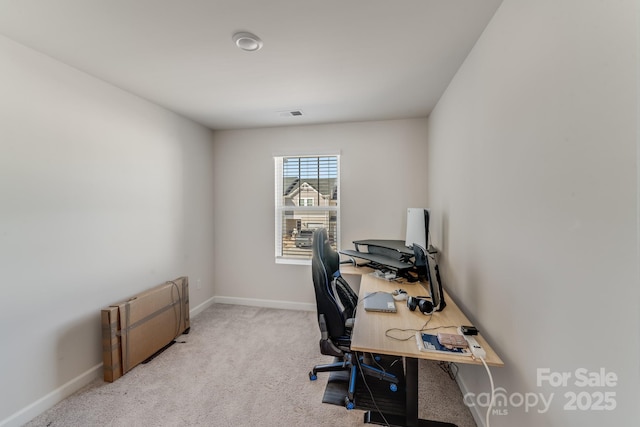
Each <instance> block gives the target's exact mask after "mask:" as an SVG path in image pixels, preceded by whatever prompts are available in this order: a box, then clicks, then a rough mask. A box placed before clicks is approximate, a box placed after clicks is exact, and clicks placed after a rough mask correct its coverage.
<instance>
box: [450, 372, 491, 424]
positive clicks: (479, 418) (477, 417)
mask: <svg viewBox="0 0 640 427" xmlns="http://www.w3.org/2000/svg"><path fill="white" fill-rule="evenodd" d="M456 382H457V383H458V388H460V391H461V392H462V396H465V395H466V394H467V393H469V388H468V387H467V385H466V384H465V382H464V377H463V375H461V374H460V372H458V375H456ZM469 410H470V411H471V415H472V416H473V420H474V421H475V422H476V425H477V426H478V427H485V424H484V421H485V414H484V413H481V412H480V408H479V407H478V406H477V405H476V406H471V407H470V408H469ZM484 410H486V408H484Z"/></svg>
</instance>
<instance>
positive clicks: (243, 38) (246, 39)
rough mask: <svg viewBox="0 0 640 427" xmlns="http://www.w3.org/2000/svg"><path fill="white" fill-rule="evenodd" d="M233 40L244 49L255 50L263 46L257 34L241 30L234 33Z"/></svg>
mask: <svg viewBox="0 0 640 427" xmlns="http://www.w3.org/2000/svg"><path fill="white" fill-rule="evenodd" d="M233 42H234V43H235V44H236V46H238V47H239V48H240V49H242V50H246V51H247V52H255V51H256V50H260V48H261V47H262V40H260V37H258V36H256V35H255V34H251V33H247V32H244V31H240V32H238V33H235V34H234V35H233Z"/></svg>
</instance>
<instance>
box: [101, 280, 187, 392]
mask: <svg viewBox="0 0 640 427" xmlns="http://www.w3.org/2000/svg"><path fill="white" fill-rule="evenodd" d="M189 328H190V321H189V280H188V278H187V277H180V278H178V279H176V280H171V281H168V282H166V283H164V284H162V285H159V286H156V287H154V288H152V289H149V290H148V291H145V292H142V293H140V294H138V295H136V296H133V297H131V298H129V299H128V300H127V301H124V302H121V303H118V304H113V305H111V306H109V307H107V308H104V309H103V310H102V345H103V348H102V351H103V363H104V380H105V381H108V382H112V381H115V380H117V379H118V378H120V377H121V376H122V375H124V374H126V373H127V372H128V371H130V370H131V369H133V368H134V367H135V366H137V365H138V364H140V363H142V362H143V361H145V360H146V359H148V358H149V357H151V356H153V355H154V354H155V353H156V352H158V351H159V350H161V349H163V348H164V347H166V346H168V345H170V344H171V343H172V342H173V340H174V339H175V338H176V337H177V336H178V335H180V334H182V333H185V332H188V331H189Z"/></svg>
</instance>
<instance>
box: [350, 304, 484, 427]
mask: <svg viewBox="0 0 640 427" xmlns="http://www.w3.org/2000/svg"><path fill="white" fill-rule="evenodd" d="M376 293H378V292H373V293H371V294H369V295H366V296H365V297H364V298H362V299H361V300H359V301H358V304H356V307H355V308H354V309H353V313H352V316H353V317H354V318H355V316H356V310H357V309H358V305H359V304H360V302H361V301H362V300H364V299H366V298H368V297H370V296H371V295H374V294H376ZM427 316H429V318H428V319H427V321H426V322H425V323H424V325H422V327H421V328H420V329H401V328H390V329H387V330H386V331H385V332H384V335H385V336H386V337H387V338H390V339H393V340H396V341H408V340H410V339H413V338H415V335H414V334H415V333H416V332H425V331H433V330H436V329H448V328H457V327H458V326H457V325H446V326H436V327H433V328H427V325H428V324H429V322H430V321H431V319H432V316H433V314H428V315H427ZM391 331H399V332H411V333H412V335H410V336H409V337H406V338H398V337H394V336H393V335H391V334H390V332H391ZM371 357H372V359H373V360H374V361H375V358H374V357H373V354H371ZM472 357H473V358H474V359H480V361H481V362H482V365H483V366H484V368H485V369H486V371H487V375H488V377H489V383H490V385H491V399H490V401H489V406H488V407H487V412H486V414H485V427H491V426H490V423H489V415H490V414H491V409H492V408H493V405H494V403H495V387H494V383H493V376H492V375H491V371H490V370H489V365H487V362H486V361H485V360H484V357H481V356H476V355H473V356H472ZM396 362H397V360H396V361H394V362H393V363H392V364H391V365H392V366H393V364H394V363H396ZM356 363H357V364H358V368H359V369H358V371H359V372H360V376H361V377H362V380H363V382H364V385H365V386H366V388H367V391H368V392H369V396H370V397H371V401H372V402H373V404H374V406H375V407H376V410H377V412H378V413H379V414H380V416H381V417H382V418H383V420H384V422H385V423H386V425H387V426H389V425H390V424H389V422H388V421H387V419H386V418H385V417H384V414H383V413H382V411H381V410H380V408H379V407H378V404H377V403H376V401H375V399H374V397H373V392H372V391H371V389H370V388H369V384H367V380H366V378H365V375H364V374H363V373H362V370H361V369H360V360H359V358H358V357H356ZM376 365H378V366H379V367H380V369H381V370H382V371H384V372H386V370H385V369H384V368H383V367H382V366H381V365H379V364H378V363H377V362H376Z"/></svg>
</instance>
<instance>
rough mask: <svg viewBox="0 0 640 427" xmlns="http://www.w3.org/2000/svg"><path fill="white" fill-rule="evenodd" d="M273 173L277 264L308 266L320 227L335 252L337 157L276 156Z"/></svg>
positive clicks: (336, 239)
mask: <svg viewBox="0 0 640 427" xmlns="http://www.w3.org/2000/svg"><path fill="white" fill-rule="evenodd" d="M275 170H276V173H275V180H276V183H275V189H276V192H275V199H276V200H275V202H276V203H275V205H276V211H275V217H276V242H275V243H276V245H275V246H276V262H284V263H307V262H308V260H310V259H311V238H312V235H313V231H314V230H315V229H316V228H320V227H324V228H326V229H327V232H328V234H329V239H330V240H331V242H332V245H333V247H334V248H336V249H337V242H339V239H338V233H339V227H338V225H339V221H338V218H339V216H340V215H339V212H340V210H339V207H340V203H339V201H340V191H339V189H340V157H339V156H297V157H276V158H275Z"/></svg>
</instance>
